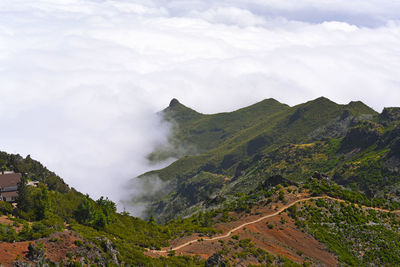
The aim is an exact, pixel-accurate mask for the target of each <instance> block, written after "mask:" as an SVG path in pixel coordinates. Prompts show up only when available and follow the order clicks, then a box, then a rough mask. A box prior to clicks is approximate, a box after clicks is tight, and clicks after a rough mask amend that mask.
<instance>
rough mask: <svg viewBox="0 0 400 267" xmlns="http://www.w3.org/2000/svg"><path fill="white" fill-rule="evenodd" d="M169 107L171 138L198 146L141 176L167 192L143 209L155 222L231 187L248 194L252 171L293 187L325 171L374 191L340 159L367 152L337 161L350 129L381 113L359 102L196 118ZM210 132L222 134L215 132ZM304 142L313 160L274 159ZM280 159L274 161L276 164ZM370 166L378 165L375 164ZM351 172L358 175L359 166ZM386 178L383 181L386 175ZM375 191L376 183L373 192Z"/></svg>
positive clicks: (272, 106)
mask: <svg viewBox="0 0 400 267" xmlns="http://www.w3.org/2000/svg"><path fill="white" fill-rule="evenodd" d="M172 103H174V105H172V106H170V107H168V108H167V109H165V110H164V111H163V114H164V116H165V118H166V120H168V121H171V120H173V121H174V123H176V124H177V125H178V126H176V127H175V128H174V132H173V133H172V136H173V138H174V140H175V141H176V142H179V141H180V140H182V142H186V143H189V144H191V145H193V146H195V147H199V148H198V150H197V151H196V153H192V155H190V154H191V153H187V154H188V155H184V156H183V157H182V158H180V159H179V160H177V161H175V162H174V163H172V164H171V165H170V166H168V167H166V168H164V169H162V170H157V171H152V172H149V173H147V174H145V175H157V176H159V177H160V178H161V179H163V180H164V181H169V186H168V190H165V191H164V194H161V195H160V196H159V197H158V198H157V199H155V201H154V202H153V204H152V207H151V208H150V209H149V214H150V213H151V214H153V215H154V216H156V217H157V218H159V219H161V220H166V219H169V218H172V217H174V216H176V214H181V215H188V214H191V213H192V212H194V211H196V210H199V209H200V210H201V209H203V208H204V205H203V204H204V203H205V201H207V200H208V199H210V198H214V197H216V196H217V195H221V194H222V195H229V194H233V193H234V192H236V189H237V188H240V190H241V191H242V192H244V193H246V192H249V191H250V190H251V189H253V187H254V186H253V185H254V184H257V183H255V181H254V179H258V180H256V181H257V182H259V181H260V179H262V178H257V177H253V176H254V175H250V174H252V173H253V172H256V173H259V172H260V169H261V168H262V169H264V172H265V174H264V175H261V176H265V175H274V174H277V173H278V174H281V175H284V176H288V177H290V179H291V180H293V181H298V182H299V181H304V180H305V179H307V178H308V177H310V175H312V174H313V172H316V171H317V172H328V173H329V174H332V175H336V176H335V177H336V178H335V179H336V180H337V181H338V182H339V183H341V184H346V185H348V186H350V187H352V188H358V189H363V190H373V191H374V190H375V191H374V192H375V193H377V192H378V191H379V190H377V189H373V187H374V186H373V185H372V184H373V183H372V182H369V183H367V182H365V181H364V180H362V179H361V180H360V178H359V177H360V176H359V177H358V178H356V176H351V177H350V176H349V174H348V173H347V172H345V167H343V166H347V165H345V163H346V162H347V163H348V162H351V161H352V160H353V159H352V157H353V156H356V155H357V156H358V157H362V155H364V154H363V153H367V152H365V151H364V150H360V151H358V152H357V153H355V155H351V157H350V155H349V156H347V157H346V156H345V154H346V151H347V152H348V150H349V147H348V148H346V143H349V144H351V145H352V146H354V145H357V143H356V142H355V141H354V140H352V139H351V138H353V139H354V138H356V139H357V141H361V140H363V138H360V137H358V136H359V135H360V133H358V134H357V131H359V130H357V129H360V128H363V127H364V128H365V127H372V126H371V125H381V123H383V122H382V116H383V115H379V114H378V113H377V112H375V111H374V110H373V109H371V108H369V107H368V106H366V105H365V104H363V103H362V102H350V103H349V104H347V105H339V104H336V103H334V102H332V101H330V100H329V99H326V98H323V97H321V98H318V99H315V100H313V101H309V102H307V103H304V104H300V105H297V106H294V107H289V106H287V105H283V104H280V103H279V102H277V101H275V100H272V99H268V100H264V101H262V102H260V103H258V104H255V105H253V106H250V107H248V108H244V109H241V110H238V111H234V112H232V113H222V114H215V115H202V114H199V113H197V112H195V111H193V110H191V109H189V108H186V107H185V106H183V105H182V104H180V103H179V102H178V101H177V100H173V101H172ZM175 108H176V109H175ZM386 113H387V112H386ZM392 113H393V112H392ZM378 115H379V116H378ZM387 116H389V115H386V117H387ZM242 118H244V119H242ZM393 123H394V122H393V121H391V122H389V123H388V122H386V124H388V126H386V127H384V126H382V127H381V128H379V127H380V126H376V127H378V128H379V130H377V131H378V134H379V135H380V134H383V132H386V131H387V130H389V129H390V127H394V126H393ZM362 125H364V126H362ZM365 125H370V126H365ZM389 125H390V126H389ZM218 129H222V130H221V133H219V131H217V130H218ZM352 135H353V136H354V135H355V137H352ZM361 135H362V133H361ZM371 138H372V139H373V138H376V137H373V136H372V137H371ZM349 139H350V140H349ZM192 140H193V141H192ZM373 140H375V139H373ZM375 141H377V140H375ZM366 142H367V144H366V145H367V146H372V145H373V144H372V143H368V142H370V141H368V140H367V141H366ZM386 142H390V141H386ZM309 143H310V144H314V145H315V147H318V149H321V151H318V153H319V154H321V155H320V159H319V161H313V160H310V159H307V160H308V161H309V162H305V160H306V159H305V158H304V157H303V154H301V153H305V152H301V151H300V152H299V151H297V152H298V153H300V154H296V156H295V161H299V162H298V163H297V164H296V168H295V169H294V166H293V165H292V164H290V162H287V161H286V157H288V156H289V155H281V154H282V151H287V150H288V149H287V147H288V146H289V145H303V144H309ZM209 144H212V145H209ZM314 145H312V146H311V147H314ZM297 147H300V148H301V146H297ZM346 149H347V150H346ZM386 149H387V148H386ZM299 150H301V149H299ZM371 150H373V151H374V153H378V154H379V153H383V152H382V151H383V150H382V148H381V147H379V149H378V147H376V146H375V147H371ZM378 150H379V151H378ZM297 152H296V153H297ZM287 153H289V151H288V152H287ZM290 153H292V151H290ZM330 157H331V158H332V160H331V162H326V161H325V159H329V158H330ZM280 158H281V159H282V160H280V161H278V159H280ZM271 161H272V162H271ZM373 161H374V162H375V163H376V164H378V161H375V159H374V160H373ZM385 162H386V161H385ZM318 163H319V164H318ZM266 164H269V166H268V165H266ZM329 164H330V165H329ZM368 164H370V163H368ZM379 164H383V163H379ZM385 164H386V163H385ZM309 165H312V166H309ZM381 167H382V168H381ZM340 168H342V169H340ZM379 168H381V169H380V170H383V171H384V170H386V169H385V168H384V167H383V165H382V166H381V165H379ZM254 170H257V171H254ZM340 170H342V173H341V172H340ZM335 171H336V172H335ZM359 171H360V172H361V169H360V170H359ZM386 175H387V176H388V177H389V176H390V175H389V173H386ZM250 176H251V179H250ZM391 176H395V175H391ZM218 177H219V178H218ZM339 177H340V178H339ZM252 179H253V180H252ZM353 180H357V181H356V182H353ZM372 180H373V181H375V180H376V179H375V178H373V179H372ZM390 180H391V181H393V179H390ZM252 184H253V185H252ZM365 184H367V185H365ZM382 187H383V184H382V185H380V186H379V189H381V188H382ZM168 192H170V193H168ZM189 192H190V193H189Z"/></svg>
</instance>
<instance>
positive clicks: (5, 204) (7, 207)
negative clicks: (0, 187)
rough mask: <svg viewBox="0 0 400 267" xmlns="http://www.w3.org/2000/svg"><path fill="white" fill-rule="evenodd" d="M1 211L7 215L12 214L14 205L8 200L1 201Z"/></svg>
mask: <svg viewBox="0 0 400 267" xmlns="http://www.w3.org/2000/svg"><path fill="white" fill-rule="evenodd" d="M0 212H1V213H2V214H5V215H7V214H10V213H12V212H13V206H12V205H11V204H10V203H8V202H6V201H0Z"/></svg>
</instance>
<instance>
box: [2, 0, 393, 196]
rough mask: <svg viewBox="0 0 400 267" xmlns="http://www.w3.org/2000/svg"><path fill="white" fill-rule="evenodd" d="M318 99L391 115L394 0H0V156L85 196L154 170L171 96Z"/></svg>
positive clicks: (200, 100) (199, 102)
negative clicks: (35, 166) (22, 160)
mask: <svg viewBox="0 0 400 267" xmlns="http://www.w3.org/2000/svg"><path fill="white" fill-rule="evenodd" d="M321 95H324V96H326V97H329V98H331V99H332V100H334V101H337V102H340V103H346V102H349V101H351V100H362V101H364V102H365V103H366V104H368V105H370V106H372V107H374V108H375V109H376V110H381V109H382V107H384V106H398V105H399V102H398V99H400V3H399V2H398V1H389V0H363V1H361V0H354V1H345V0H329V1H328V0H322V1H321V0H318V1H317V0H301V1H278V0H276V1H275V0H268V1H267V0H257V1H255V0H246V1H245V0H237V1H225V0H222V1H208V0H202V1H200V0H190V1H180V0H179V1H178V0H172V1H171V0H168V1H167V0H153V1H150V0H149V1H135V0H132V1H123V0H107V1H106V0H104V1H103V0H91V1H89V0H58V1H50V0H3V1H1V2H0V101H1V105H0V114H1V116H0V123H1V125H2V127H1V128H2V130H1V131H0V140H1V143H0V150H6V151H8V152H17V153H21V154H24V155H26V154H31V155H32V156H33V157H34V158H37V159H39V160H41V161H42V162H43V163H45V164H46V165H48V166H49V168H51V169H53V170H55V171H56V172H57V173H59V174H60V175H62V176H63V177H64V178H65V180H66V181H67V182H68V183H69V184H71V185H72V186H74V187H76V188H78V189H79V190H81V191H83V192H88V193H89V194H91V195H93V196H94V197H99V196H100V195H104V194H105V195H108V196H110V197H111V198H112V199H114V200H116V201H118V200H119V198H120V195H121V193H120V188H121V186H122V185H123V184H124V183H125V182H126V181H128V180H129V179H130V178H132V177H135V176H136V175H138V174H140V173H142V172H144V171H146V170H149V169H151V168H153V167H154V166H149V165H148V164H147V162H146V160H145V155H146V154H148V153H149V152H150V151H151V150H152V149H153V148H154V147H155V146H156V145H157V144H159V143H163V142H165V140H166V133H167V132H168V127H166V126H165V125H162V123H161V122H160V121H159V119H158V118H157V117H156V116H155V115H154V113H155V112H156V111H158V110H160V109H162V108H163V107H165V106H166V105H167V104H168V102H169V100H170V99H171V98H173V97H176V98H178V99H179V100H181V102H183V103H184V104H186V105H189V106H191V107H194V108H196V109H198V110H200V111H202V112H220V111H227V110H233V109H236V108H239V107H243V106H246V105H248V104H251V103H254V102H256V101H259V100H261V99H263V98H268V97H274V98H276V99H278V100H280V101H282V102H285V103H289V104H292V105H293V104H297V103H300V102H303V101H306V100H309V99H312V98H316V97H318V96H321Z"/></svg>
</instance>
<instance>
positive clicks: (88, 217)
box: [74, 197, 95, 224]
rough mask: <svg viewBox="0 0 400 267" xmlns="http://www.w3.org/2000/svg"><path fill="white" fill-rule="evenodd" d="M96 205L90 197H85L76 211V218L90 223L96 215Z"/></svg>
mask: <svg viewBox="0 0 400 267" xmlns="http://www.w3.org/2000/svg"><path fill="white" fill-rule="evenodd" d="M94 212H95V210H94V207H93V204H92V203H91V202H90V200H89V199H88V197H85V198H84V199H83V200H82V202H81V204H79V206H78V208H77V209H76V211H75V212H74V215H75V219H76V220H77V221H78V222H79V223H81V224H89V223H90V222H91V221H92V220H93V217H94Z"/></svg>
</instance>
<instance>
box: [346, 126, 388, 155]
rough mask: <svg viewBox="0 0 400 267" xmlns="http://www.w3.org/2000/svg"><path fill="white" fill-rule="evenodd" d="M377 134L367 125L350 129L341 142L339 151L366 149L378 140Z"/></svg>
mask: <svg viewBox="0 0 400 267" xmlns="http://www.w3.org/2000/svg"><path fill="white" fill-rule="evenodd" d="M379 137H380V135H379V132H378V131H377V130H375V129H373V128H372V127H370V126H369V125H367V126H361V127H356V128H352V129H350V130H349V132H348V133H347V134H346V136H345V138H344V139H343V141H342V145H341V151H343V152H347V151H349V150H352V149H355V148H360V149H364V148H367V147H369V146H371V145H373V144H374V143H376V142H377V141H378V140H379Z"/></svg>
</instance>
